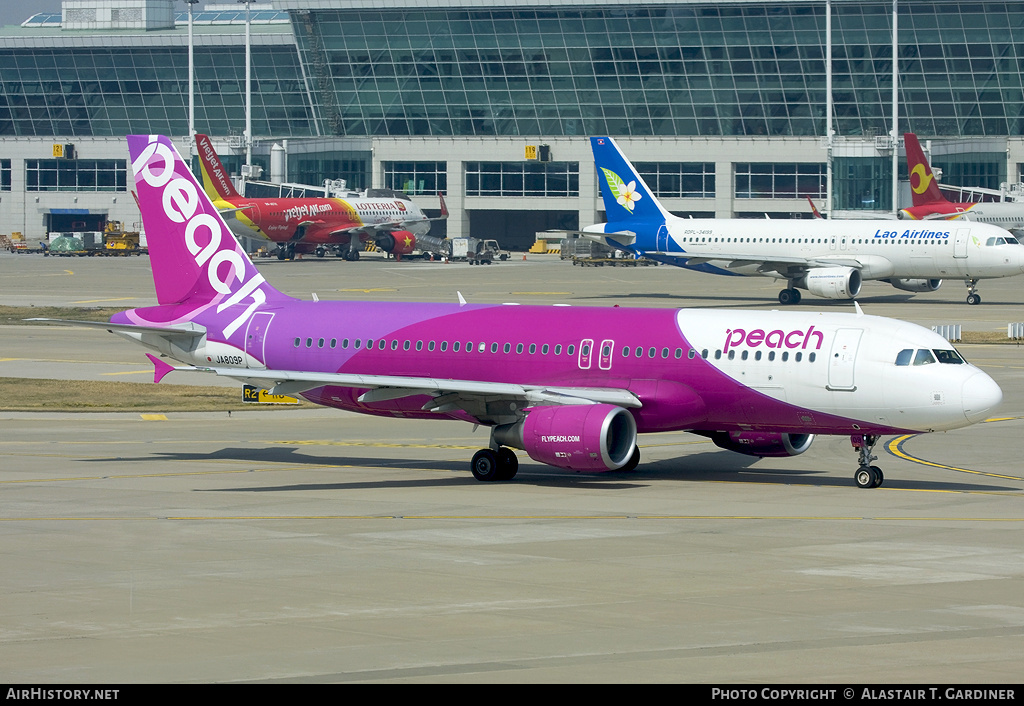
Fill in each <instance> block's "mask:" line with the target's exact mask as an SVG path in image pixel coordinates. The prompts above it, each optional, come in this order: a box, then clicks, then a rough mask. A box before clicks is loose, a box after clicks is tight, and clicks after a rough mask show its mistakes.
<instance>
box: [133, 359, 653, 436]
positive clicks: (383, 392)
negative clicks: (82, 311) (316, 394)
mask: <svg viewBox="0 0 1024 706" xmlns="http://www.w3.org/2000/svg"><path fill="white" fill-rule="evenodd" d="M148 357H149V358H150V360H151V361H153V363H154V365H156V366H157V371H158V373H161V372H162V374H160V377H163V374H166V373H167V372H170V371H171V370H187V371H192V372H206V373H213V374H214V375H218V376H221V377H228V378H232V379H234V380H239V381H241V382H244V383H246V384H250V385H257V386H262V387H265V388H267V389H268V390H269V392H270V393H271V394H274V395H294V394H296V393H301V392H304V391H306V390H311V389H313V388H316V387H323V386H325V385H334V386H337V387H350V388H357V389H366V390H367V391H366V392H364V393H363V394H361V395H360V396H359V398H358V399H359V401H360V402H366V403H372V402H382V401H385V400H392V399H398V398H401V397H410V396H413V395H430V396H431V397H433V398H434V399H433V400H431V401H430V402H428V403H427V404H426V405H424V407H423V409H424V410H426V411H433V412H451V411H458V410H462V411H465V412H467V413H468V414H470V415H472V416H474V417H476V418H477V419H480V420H481V421H486V422H493V423H507V422H510V421H514V420H515V419H516V418H517V414H516V412H517V410H521V409H523V408H524V407H528V406H532V405H581V404H599V403H601V404H615V405H619V406H621V407H640V406H642V405H641V402H640V400H639V399H638V398H637V397H636V395H634V394H633V393H632V392H630V391H629V390H624V389H621V388H605V387H561V386H550V385H534V384H513V383H502V382H486V381H481V380H445V379H438V378H425V377H410V376H402V375H361V374H354V373H318V372H307V371H301V370H247V369H244V368H222V367H198V366H191V365H186V366H169V365H167V363H165V362H164V361H163V360H161V359H160V358H157V357H155V356H153V355H151V354H148ZM510 403H514V404H510Z"/></svg>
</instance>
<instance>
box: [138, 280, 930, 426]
mask: <svg viewBox="0 0 1024 706" xmlns="http://www.w3.org/2000/svg"><path fill="white" fill-rule="evenodd" d="M164 308H165V307H156V309H164ZM137 311H138V312H145V314H146V315H145V316H126V317H125V320H127V321H135V322H136V323H138V319H142V320H144V321H152V322H154V323H156V322H157V320H159V318H160V317H159V316H158V315H157V312H155V311H154V310H153V309H149V310H137ZM260 311H263V312H272V313H273V314H274V318H273V320H272V321H271V322H270V324H269V327H268V329H267V332H266V337H265V343H264V345H263V347H262V351H261V353H265V356H266V360H265V361H263V362H264V363H265V365H266V366H267V368H268V369H271V370H305V371H310V372H325V373H354V374H367V375H396V376H409V377H426V378H436V379H452V380H476V381H484V382H498V383H514V384H520V385H546V386H552V387H607V388H616V389H628V390H631V391H632V392H634V393H635V394H636V395H637V396H638V397H639V398H640V400H641V402H642V403H643V407H642V408H640V409H632V410H631V412H632V413H633V415H634V417H635V418H636V420H637V428H638V431H640V432H654V431H669V430H682V429H686V430H708V431H710V430H715V431H730V430H742V429H751V428H755V429H760V430H765V431H779V432H807V433H819V434H830V433H831V434H837V433H838V434H849V433H852V432H854V431H856V432H857V433H896V432H901V431H913V430H906V429H898V428H893V427H889V426H884V425H878V424H872V423H870V422H864V421H861V420H855V419H850V418H847V417H841V416H837V415H832V414H828V413H824V412H821V411H815V410H809V409H805V408H802V407H799V406H796V405H792V404H788V403H786V402H782V401H779V400H776V399H774V398H772V397H769V396H767V395H765V394H763V393H761V392H759V391H757V390H753V389H751V388H748V387H746V386H744V385H742V384H741V383H739V382H738V381H736V380H733V379H732V378H730V377H729V376H727V375H726V374H724V373H723V372H721V371H720V370H718V369H717V368H715V367H714V366H713V365H712V364H711V363H710V362H709V361H707V360H704V359H703V358H701V357H700V355H699V354H698V355H694V357H692V358H691V357H690V355H689V354H690V349H691V346H690V344H689V343H688V341H687V340H686V337H685V336H684V335H683V333H682V331H680V329H679V324H678V323H677V322H678V311H677V310H675V309H636V308H622V307H608V308H595V307H540V306H510V305H464V306H459V305H457V304H429V303H391V302H371V303H364V302H326V301H320V302H303V301H298V300H289V301H283V302H279V303H274V304H270V305H266V306H264V307H261V309H260ZM232 315H234V312H233V311H231V310H230V309H229V310H227V311H225V312H223V313H221V314H217V313H215V312H214V311H213V310H206V311H203V312H201V313H200V314H199V315H198V316H196V317H195V321H196V322H197V323H200V324H206V323H209V324H211V326H210V328H211V330H213V329H215V328H216V325H217V324H219V322H220V320H221V319H223V318H225V317H230V316H232ZM243 331H244V327H243ZM232 338H233V339H235V338H236V337H232ZM332 341H333V347H332ZM357 341H358V348H357ZM368 341H372V346H373V348H372V349H368V348H367V343H368ZM381 341H384V345H385V347H384V349H383V350H382V349H381V348H380V342H381ZM588 341H589V346H590V348H591V350H590V351H589V357H588V356H585V355H583V351H582V350H581V349H582V346H583V345H587V344H585V343H584V342H588ZM296 342H298V343H297V344H296ZM442 342H443V343H444V346H445V348H446V350H444V351H442V350H441V347H442ZM456 342H457V343H458V345H459V350H458V351H455V350H454V344H455V343H456ZM431 344H433V350H430V347H431ZM467 344H470V350H469V351H467V350H466V347H467ZM506 344H507V346H508V348H509V352H508V353H506V352H505V349H506ZM531 344H533V345H534V346H535V351H534V352H533V353H530V345H531ZM481 345H483V346H484V348H483V351H482V352H481V350H480V346H481ZM519 345H522V352H518V346H519ZM494 346H496V352H495V350H494ZM544 346H547V351H548V352H547V353H546V354H545V353H543V352H542V351H543V347H544ZM557 346H560V353H558V354H555V352H554V351H555V350H556V347H557ZM570 346H571V347H572V351H573V352H572V354H569V352H568V351H569V347H570ZM604 346H609V347H610V351H609V353H608V354H605V351H604V350H603V347H604ZM625 347H628V348H629V349H630V354H629V355H628V356H624V355H622V351H623V348H625ZM638 347H639V348H642V349H643V352H642V356H641V357H637V355H636V353H635V352H636V349H637V348H638ZM652 348H653V349H655V356H654V357H653V358H652V357H649V355H648V351H649V350H650V349H652ZM666 349H667V352H668V356H667V357H663V351H664V350H666ZM677 349H678V350H680V351H681V357H679V358H677V357H676V351H677ZM363 392H365V389H356V388H342V387H335V386H327V387H321V388H316V389H314V390H310V391H308V392H306V393H303V394H304V396H305V397H307V398H309V399H310V400H312V401H315V402H317V403H319V404H324V405H327V406H331V407H337V408H340V409H346V410H351V411H356V412H361V413H364V414H365V413H370V414H383V415H388V416H403V417H415V418H430V419H437V418H450V419H463V420H469V421H475V420H473V419H472V418H471V417H469V416H468V415H466V414H465V413H460V412H454V413H436V412H423V411H421V407H422V406H423V405H424V404H425V403H426V402H427V401H429V399H430V397H429V396H426V395H412V396H409V397H404V398H399V399H394V400H387V401H380V402H373V403H361V402H358V401H357V398H358V397H359V395H360V394H362V393H363ZM854 424H857V425H859V429H856V428H855V427H854V426H853V425H854Z"/></svg>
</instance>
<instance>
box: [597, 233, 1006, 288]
mask: <svg viewBox="0 0 1024 706" xmlns="http://www.w3.org/2000/svg"><path fill="white" fill-rule="evenodd" d="M586 230H588V231H590V232H595V231H597V232H603V233H615V232H616V231H620V230H621V231H625V230H631V231H632V232H635V233H636V240H635V243H634V245H633V247H632V249H634V250H635V251H636V252H638V253H639V254H642V255H648V256H651V255H656V256H658V255H660V256H665V257H666V258H671V259H672V260H673V264H677V265H679V266H682V267H689V268H691V269H698V270H701V271H705V272H712V273H714V274H723V275H746V276H769V277H777V278H787V277H788V276H789V275H788V274H787V272H786V271H785V270H784V269H782V267H784V266H785V264H786V260H787V258H788V259H791V260H792V261H793V263H792V264H793V265H797V264H798V262H804V261H812V262H818V263H821V264H820V265H818V266H819V267H824V266H835V267H844V266H845V267H854V268H856V269H858V270H859V272H860V275H861V277H862V278H863V279H865V280H868V279H872V280H874V279H890V278H897V279H899V278H920V279H933V278H934V279H943V278H997V277H1011V276H1014V275H1019V274H1021V273H1022V272H1024V247H1021V246H1019V245H1014V244H1007V243H1006V242H1004V240H1003V237H1004V236H1006V233H1005V231H1002V230H1001V229H998V228H996V227H995V226H989V225H984V224H976V223H947V222H942V221H940V222H927V223H921V224H917V223H914V224H910V223H899V222H895V221H855V220H851V221H827V222H824V221H822V220H820V219H816V220H800V219H794V220H768V219H765V220H735V219H725V220H722V219H707V220H701V219H681V218H675V219H671V220H668V221H667V222H666V223H665V224H664V225H662V224H658V223H653V224H650V226H649V227H643V226H638V224H637V223H636V222H631V223H630V224H629V225H628V227H627V226H626V225H625V224H620V223H614V222H612V223H604V224H598V225H596V226H588V228H587V229H586ZM995 237H999V241H998V242H990V241H991V239H992V238H995ZM612 239H614V236H612ZM738 255H739V257H737V256H738ZM742 255H748V256H757V257H758V258H759V260H757V261H755V260H753V259H752V260H751V261H750V262H744V261H743V258H742ZM773 258H776V259H777V265H778V266H775V267H766V266H765V262H771V261H773ZM690 260H696V261H697V262H696V263H695V264H690Z"/></svg>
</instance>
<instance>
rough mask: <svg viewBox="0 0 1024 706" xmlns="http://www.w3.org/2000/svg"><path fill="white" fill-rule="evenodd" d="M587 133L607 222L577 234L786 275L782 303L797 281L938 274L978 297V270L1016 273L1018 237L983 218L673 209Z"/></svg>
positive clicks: (719, 270)
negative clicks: (757, 215) (710, 214)
mask: <svg viewBox="0 0 1024 706" xmlns="http://www.w3.org/2000/svg"><path fill="white" fill-rule="evenodd" d="M590 143H591V147H592V148H593V151H594V161H595V163H596V165H597V172H598V181H599V182H600V185H601V194H602V195H603V197H604V206H605V216H606V219H607V222H606V223H599V224H596V225H591V226H587V227H586V228H584V229H583V231H582V234H583V235H586V236H587V237H590V238H592V239H594V240H597V241H598V242H601V243H604V244H607V245H611V246H613V247H616V248H619V249H621V250H624V251H627V252H631V253H633V254H634V255H636V256H638V257H647V258H650V259H653V260H658V261H660V262H665V263H668V264H671V265H676V266H679V267H685V268H687V269H691V270H698V271H701V272H707V273H711V274H716V275H741V276H748V277H751V276H752V277H773V278H775V279H781V280H785V281H786V282H787V283H788V284H787V286H786V288H785V289H783V290H782V291H781V292H779V302H780V303H782V304H797V303H799V302H800V290H801V289H805V290H807V291H809V292H810V293H811V294H814V295H816V296H819V297H824V298H826V299H853V298H854V297H856V296H857V294H859V293H860V289H861V283H862V282H863V281H864V280H882V281H885V282H888V283H889V284H891V285H892V286H893V287H895V288H897V289H901V290H904V291H907V292H934V291H935V290H936V289H938V288H939V286H940V285H941V284H942V280H943V279H962V280H963V281H964V282H965V284H966V285H967V292H968V294H967V303H968V304H979V303H981V295H979V294H978V293H977V289H978V281H979V280H982V279H991V278H998V277H1012V276H1014V275H1019V274H1021V273H1024V246H1021V245H1020V243H1018V241H1017V240H1016V238H1013V237H1011V236H1009V235H1008V234H1007V232H1006V231H1005V230H1003V229H1001V228H998V227H996V226H994V225H988V224H984V223H971V222H946V221H927V222H923V223H900V222H893V221H891V220H884V221H861V220H845V221H843V220H823V219H813V220H803V219H785V220H778V219H776V220H769V219H765V220H760V219H758V220H743V219H723V218H709V219H684V218H679V217H677V216H674V215H672V214H671V213H669V212H668V211H667V210H665V208H664V207H663V206H662V205H661V204H660V203H659V202H658V200H657V199H656V198H655V196H654V194H653V193H652V192H651V190H650V189H649V188H648V186H647V184H645V183H644V180H643V179H642V178H641V177H640V175H639V174H638V173H637V171H636V169H634V167H633V165H632V164H631V163H630V162H629V160H628V159H627V158H626V157H625V155H623V153H622V150H620V149H619V146H618V145H617V144H616V143H615V140H613V139H612V138H610V137H592V138H590Z"/></svg>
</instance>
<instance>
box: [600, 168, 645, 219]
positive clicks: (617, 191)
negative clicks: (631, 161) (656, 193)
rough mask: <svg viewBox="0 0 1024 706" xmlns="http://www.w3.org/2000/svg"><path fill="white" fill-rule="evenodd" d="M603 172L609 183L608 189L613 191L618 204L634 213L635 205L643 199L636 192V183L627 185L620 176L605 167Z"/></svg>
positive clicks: (632, 182)
mask: <svg viewBox="0 0 1024 706" xmlns="http://www.w3.org/2000/svg"><path fill="white" fill-rule="evenodd" d="M601 171H602V172H604V178H605V180H606V181H607V182H608V188H609V189H611V190H612V195H613V196H615V201H616V203H618V204H619V205H620V206H622V207H623V208H625V209H626V210H627V211H629V212H630V213H632V212H633V204H635V203H636V202H637V201H639V200H640V199H641V198H643V196H641V195H640V192H639V191H637V190H636V182H635V181H631V182H629V183H628V184H627V183H625V182H624V181H622V179H621V178H620V177H619V175H618V174H616V173H615V172H613V171H611V170H610V169H605V168H604V167H601Z"/></svg>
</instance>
